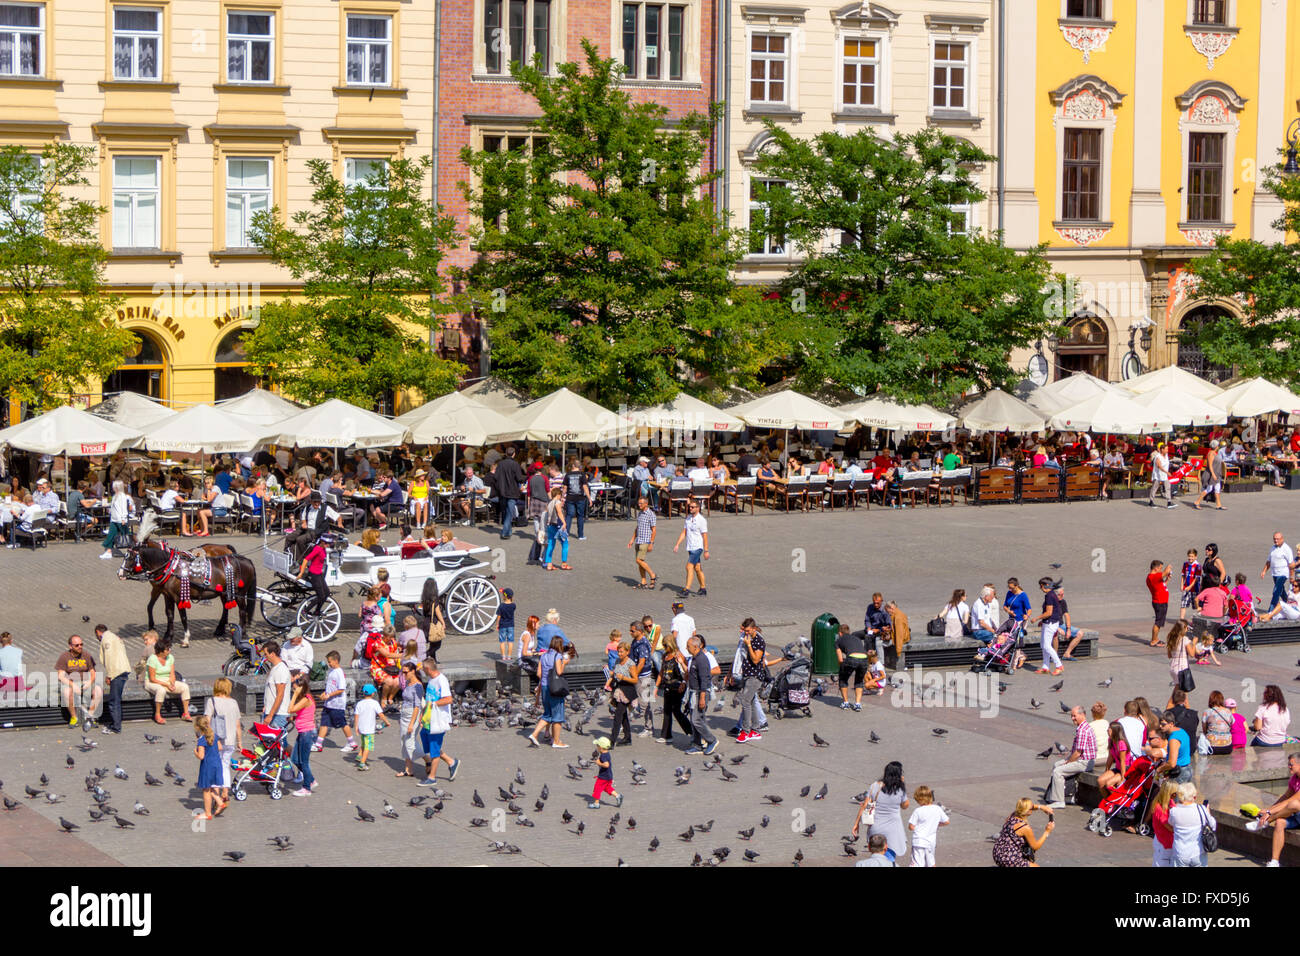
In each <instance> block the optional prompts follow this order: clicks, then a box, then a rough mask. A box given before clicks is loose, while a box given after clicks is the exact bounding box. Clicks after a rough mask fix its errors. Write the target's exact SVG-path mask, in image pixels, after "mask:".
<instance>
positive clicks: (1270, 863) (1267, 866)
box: [1264, 860, 1282, 869]
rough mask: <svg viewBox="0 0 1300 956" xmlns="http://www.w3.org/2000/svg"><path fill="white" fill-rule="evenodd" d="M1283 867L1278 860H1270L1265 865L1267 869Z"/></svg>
mask: <svg viewBox="0 0 1300 956" xmlns="http://www.w3.org/2000/svg"><path fill="white" fill-rule="evenodd" d="M1281 865H1282V864H1281V863H1279V862H1278V861H1277V860H1269V861H1268V862H1267V863H1265V864H1264V867H1265V869H1267V868H1269V867H1274V866H1281Z"/></svg>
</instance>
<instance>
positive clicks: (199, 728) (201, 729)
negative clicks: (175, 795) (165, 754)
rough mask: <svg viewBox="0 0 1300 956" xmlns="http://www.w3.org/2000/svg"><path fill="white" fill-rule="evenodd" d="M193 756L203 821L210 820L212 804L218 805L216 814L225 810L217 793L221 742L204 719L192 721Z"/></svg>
mask: <svg viewBox="0 0 1300 956" xmlns="http://www.w3.org/2000/svg"><path fill="white" fill-rule="evenodd" d="M194 756H196V757H198V758H199V779H198V783H197V786H198V788H199V789H200V790H202V791H203V819H205V820H211V819H212V818H213V816H214V815H215V814H213V812H212V804H213V803H216V804H218V807H217V813H220V812H221V811H222V810H224V809H226V805H225V803H223V802H222V800H221V797H220V796H218V792H219V791H220V789H221V780H222V778H221V760H222V757H221V741H220V740H218V739H217V735H216V732H215V731H213V729H212V723H211V721H209V720H208V718H206V717H200V718H199V719H198V720H196V721H194Z"/></svg>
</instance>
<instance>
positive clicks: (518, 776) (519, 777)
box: [515, 767, 527, 787]
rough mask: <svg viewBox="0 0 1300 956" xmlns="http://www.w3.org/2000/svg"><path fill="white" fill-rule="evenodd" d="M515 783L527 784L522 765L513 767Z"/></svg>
mask: <svg viewBox="0 0 1300 956" xmlns="http://www.w3.org/2000/svg"><path fill="white" fill-rule="evenodd" d="M515 783H517V784H519V786H521V787H523V786H527V781H525V780H524V771H523V768H522V767H515Z"/></svg>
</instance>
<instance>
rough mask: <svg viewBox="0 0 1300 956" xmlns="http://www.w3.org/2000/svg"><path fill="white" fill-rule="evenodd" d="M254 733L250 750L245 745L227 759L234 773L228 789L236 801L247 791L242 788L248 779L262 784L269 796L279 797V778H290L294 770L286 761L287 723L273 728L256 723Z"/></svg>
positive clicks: (245, 794) (280, 790)
mask: <svg viewBox="0 0 1300 956" xmlns="http://www.w3.org/2000/svg"><path fill="white" fill-rule="evenodd" d="M253 734H254V736H255V737H256V738H257V742H256V743H255V744H254V745H253V749H252V750H249V749H248V748H247V747H245V748H243V749H242V750H240V752H239V753H238V755H234V756H232V757H231V758H230V767H231V769H232V770H233V771H234V772H235V778H234V779H233V780H232V781H231V784H230V789H231V791H232V792H233V793H234V795H235V799H236V800H241V801H242V800H246V799H248V791H247V790H245V789H244V782H245V781H250V780H251V781H252V782H253V783H260V784H263V785H265V786H266V791H267V793H268V794H270V797H271V799H272V800H279V799H280V798H281V797H282V796H284V791H283V790H282V789H281V787H280V780H281V778H283V777H292V776H293V775H294V773H295V771H294V769H293V764H291V763H290V762H289V755H290V753H291V752H292V748H291V747H290V746H289V740H288V737H289V725H288V724H286V725H285V726H284V727H282V728H280V729H279V730H276V729H275V728H274V727H269V726H267V725H266V724H257V723H255V724H253Z"/></svg>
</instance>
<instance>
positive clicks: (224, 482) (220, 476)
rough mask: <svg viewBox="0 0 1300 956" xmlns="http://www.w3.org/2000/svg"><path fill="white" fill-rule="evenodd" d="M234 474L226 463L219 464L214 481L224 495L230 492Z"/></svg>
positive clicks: (213, 477)
mask: <svg viewBox="0 0 1300 956" xmlns="http://www.w3.org/2000/svg"><path fill="white" fill-rule="evenodd" d="M233 480H234V479H233V476H232V475H231V474H230V471H229V469H227V468H226V466H225V465H217V469H216V474H214V475H213V476H212V483H213V484H214V485H216V486H217V487H218V488H219V489H221V493H222V494H223V495H228V494H230V482H231V481H233Z"/></svg>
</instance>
